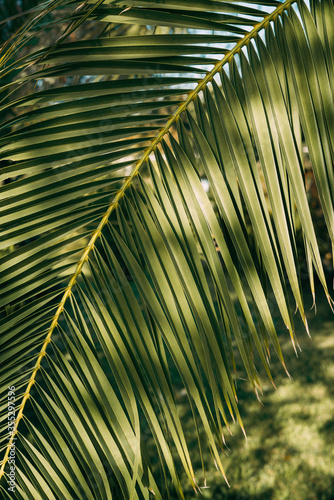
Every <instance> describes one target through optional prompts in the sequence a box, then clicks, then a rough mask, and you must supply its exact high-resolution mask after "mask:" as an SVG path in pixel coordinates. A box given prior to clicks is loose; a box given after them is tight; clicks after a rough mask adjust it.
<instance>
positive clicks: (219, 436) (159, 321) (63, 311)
mask: <svg viewBox="0 0 334 500" xmlns="http://www.w3.org/2000/svg"><path fill="white" fill-rule="evenodd" d="M36 12H38V14H37V15H34V12H33V13H32V16H31V19H30V20H29V21H28V22H27V23H26V24H25V25H23V27H21V28H20V29H19V31H17V32H16V33H15V34H14V35H13V37H12V38H11V39H10V40H8V41H7V43H6V44H4V46H3V51H2V66H1V70H0V71H1V78H2V85H1V88H0V99H1V102H0V107H1V113H2V116H3V119H2V121H1V124H0V151H1V159H2V162H3V163H2V168H1V172H0V176H1V180H2V181H3V184H2V186H1V190H2V200H1V202H0V203H1V209H2V212H1V216H0V224H1V229H2V235H1V249H2V257H1V296H0V306H1V318H0V324H1V329H2V335H1V340H0V341H1V345H2V353H1V361H2V365H1V381H2V384H1V395H2V400H1V422H2V423H1V434H0V437H1V449H2V454H3V460H2V468H1V475H3V476H4V477H6V474H8V473H9V470H10V469H9V466H10V462H11V459H10V457H11V455H10V453H11V451H10V450H12V449H13V445H16V446H15V448H16V460H17V464H16V465H17V467H16V481H17V484H16V488H17V489H16V494H17V496H18V498H92V499H93V498H96V499H98V498H99V499H100V498H101V499H102V498H103V499H107V498H112V497H114V498H138V499H139V498H147V499H148V498H149V497H150V492H154V494H155V496H156V497H157V498H166V497H168V496H169V493H168V492H165V490H164V488H170V487H171V481H172V484H173V488H174V489H175V491H176V494H177V495H178V497H179V498H184V493H183V485H182V484H181V481H180V470H183V471H184V473H185V474H186V475H187V477H188V480H189V483H190V484H191V485H192V486H193V488H194V490H195V491H197V492H198V491H200V488H201V485H202V484H203V481H204V484H205V464H204V463H203V460H202V463H203V474H202V475H201V477H198V473H197V471H196V470H194V465H193V460H192V457H191V452H190V443H189V442H188V438H187V436H186V433H185V424H184V419H183V418H182V415H180V412H179V408H178V398H179V394H180V390H181V389H183V390H184V391H185V394H186V395H187V397H188V404H189V411H190V412H191V415H192V419H193V426H194V429H195V430H196V439H197V441H198V447H199V453H200V456H201V457H202V447H203V446H204V447H206V448H207V447H209V449H210V452H211V454H212V457H213V460H214V461H215V464H216V466H217V468H218V469H219V470H220V471H221V472H222V474H223V475H224V468H223V462H224V460H223V459H222V450H224V446H225V438H224V433H226V432H228V431H229V430H230V422H231V421H234V420H237V421H238V422H239V424H240V425H241V428H242V429H243V424H242V419H241V416H240V413H239V408H238V404H237V391H236V380H237V378H238V377H240V376H244V374H245V375H246V376H247V378H248V380H249V382H250V384H251V385H252V387H253V388H254V391H255V393H256V394H257V395H258V392H259V390H261V389H260V382H261V377H260V375H259V373H258V368H259V367H260V366H262V367H263V368H264V370H265V373H266V375H267V376H268V377H269V379H270V380H271V381H272V383H273V384H274V381H273V378H272V375H271V369H270V352H271V350H273V351H274V352H275V353H276V355H277V356H278V357H279V359H280V360H281V362H282V363H283V365H284V366H285V364H284V359H283V355H282V352H281V348H280V338H279V337H280V336H281V334H279V332H278V329H277V326H276V322H275V320H274V316H273V310H272V308H271V307H269V301H272V302H274V303H275V306H276V308H277V311H278V313H279V314H280V316H281V318H282V320H283V322H284V324H285V325H286V327H287V330H288V332H289V335H290V337H291V340H292V342H293V345H294V347H295V349H296V346H298V341H297V339H296V338H295V331H294V330H295V327H294V317H293V310H294V308H292V304H291V301H292V300H293V301H294V302H295V305H296V306H297V309H298V310H299V314H300V317H301V320H302V321H303V323H304V325H305V328H306V330H307V331H308V326H307V320H306V316H305V306H304V301H303V294H302V280H301V275H300V259H301V258H303V255H300V252H301V250H300V248H299V246H298V245H297V242H296V239H297V237H298V234H299V232H300V233H301V235H302V239H303V241H304V245H305V257H306V259H307V264H308V269H309V282H310V286H311V290H312V293H313V294H314V293H315V290H314V275H313V273H314V272H315V274H316V276H317V277H318V279H319V280H320V282H321V284H322V287H323V289H324V291H325V294H326V296H327V299H328V301H329V303H330V305H331V303H332V299H331V298H330V295H329V292H328V288H327V283H326V276H325V273H324V270H323V266H322V260H321V255H320V250H319V241H318V235H317V234H316V231H315V227H314V221H313V219H312V214H311V210H310V207H309V202H308V197H307V191H306V188H305V178H304V176H305V172H304V165H303V157H302V154H303V142H302V141H303V140H304V141H305V144H306V146H307V148H308V151H309V154H310V159H311V163H312V169H313V173H314V177H315V181H316V185H317V189H318V193H319V199H320V202H321V207H322V210H323V215H324V220H325V223H326V226H327V229H328V235H329V241H330V242H331V244H332V245H333V244H334V236H333V235H334V217H333V198H334V181H333V162H332V159H333V153H334V142H333V117H334V107H333V76H332V69H333V54H332V43H333V31H332V29H331V23H330V21H329V19H332V18H333V16H334V13H333V3H332V2H331V1H330V0H324V1H322V2H321V3H318V2H311V8H310V10H309V9H308V7H307V6H306V5H305V4H304V3H303V2H302V1H298V2H297V3H296V4H295V3H294V2H292V1H291V0H288V1H286V2H285V3H280V2H276V1H263V2H248V5H247V6H246V5H245V6H244V5H236V4H234V3H227V2H222V1H211V0H183V1H182V2H181V3H180V2H175V1H174V0H170V1H168V2H159V1H156V2H155V3H151V2H150V3H148V2H146V1H144V0H143V1H142V2H140V3H138V2H132V1H130V0H129V1H125V2H123V3H122V5H121V6H120V5H119V4H118V3H117V2H114V1H107V0H105V1H98V2H97V1H95V0H94V1H93V0H90V1H86V2H83V3H81V4H80V3H77V2H74V1H65V0H58V1H53V2H45V3H44V4H42V5H41V6H40V7H39V8H36ZM46 16H48V17H46ZM57 26H61V27H62V28H63V31H62V32H61V33H59V32H57ZM86 26H90V30H89V31H88V35H85V31H84V29H85V27H86ZM45 30H49V33H50V36H52V37H53V40H54V42H52V43H51V44H50V46H49V47H47V48H43V49H41V48H39V49H38V50H36V51H33V50H28V51H27V50H26V47H29V44H30V43H32V42H33V40H35V39H37V40H38V37H39V36H40V33H44V32H45ZM108 30H110V31H111V33H112V34H114V35H117V36H111V37H109V38H108V37H106V36H105V35H106V33H107V32H108ZM199 30H201V31H200V32H199ZM203 31H206V33H203ZM208 31H210V33H208ZM77 33H78V34H77ZM76 34H77V35H76ZM79 37H80V38H79ZM48 82H49V83H48ZM50 82H51V85H50ZM36 84H38V85H40V86H41V87H42V90H40V91H38V92H36V91H35V85H36ZM261 176H263V180H262V179H261ZM204 182H207V183H208V188H209V190H206V189H205V186H204ZM291 298H292V300H291ZM275 314H276V313H275ZM239 359H240V360H241V363H240V362H239V361H238V360H239ZM12 386H15V397H16V414H15V416H16V427H15V430H14V431H13V432H12V433H11V434H10V436H9V439H8V426H7V415H8V407H7V397H8V387H12ZM203 436H204V437H203ZM17 438H18V439H17ZM16 439H17V440H16ZM154 455H155V456H157V457H158V462H159V466H160V468H161V477H162V479H159V477H158V476H159V474H157V465H156V464H154V463H153V461H152V456H154ZM7 477H8V476H7ZM2 492H3V495H6V494H7V491H6V486H5V482H4V483H2ZM166 495H167V496H166Z"/></svg>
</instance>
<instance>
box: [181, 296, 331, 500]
mask: <svg viewBox="0 0 334 500" xmlns="http://www.w3.org/2000/svg"><path fill="white" fill-rule="evenodd" d="M306 305H309V307H310V306H311V299H310V298H307V297H306ZM307 316H308V319H309V326H310V332H311V335H312V339H309V338H308V337H307V334H306V333H305V331H304V329H303V326H302V325H301V324H300V322H299V321H297V319H296V323H298V325H296V333H297V337H298V341H299V344H300V347H301V349H302V352H301V353H299V357H298V358H296V355H295V353H294V350H293V347H292V344H291V342H290V340H289V338H288V333H287V330H286V329H285V331H284V330H283V328H281V335H280V337H281V342H282V350H283V353H284V357H285V361H286V365H287V368H288V370H289V372H290V374H291V376H292V378H293V380H290V379H289V378H288V377H287V376H286V373H285V371H284V370H283V368H282V366H281V365H280V363H279V362H278V361H276V359H275V358H273V359H272V373H273V375H274V380H275V384H276V386H277V391H275V390H274V388H273V386H272V385H271V384H270V382H268V381H266V380H265V377H264V376H263V377H262V380H263V385H262V388H263V396H262V397H261V401H262V404H263V405H261V404H260V403H259V402H258V400H257V399H256V397H255V395H254V393H253V391H252V389H251V388H250V386H249V384H248V383H247V382H245V381H238V395H239V403H240V411H241V416H242V418H243V422H244V426H245V429H246V432H247V442H246V440H245V438H244V436H243V434H242V432H241V430H240V428H239V427H238V426H237V425H232V432H233V434H234V435H233V436H229V435H228V436H227V435H225V437H226V443H227V446H228V447H229V450H230V451H228V452H227V456H226V457H223V464H224V466H225V471H226V476H227V478H228V480H229V483H230V485H231V487H230V488H228V487H227V485H226V483H225V481H224V479H223V477H222V476H221V474H220V473H219V472H218V471H217V470H216V469H215V466H214V464H213V461H212V459H211V456H210V454H209V453H208V452H207V453H206V455H205V456H204V462H205V464H206V465H207V466H208V467H209V468H208V469H207V470H206V483H207V488H205V489H202V493H203V496H202V498H203V499H212V500H223V499H227V500H232V499H234V500H246V499H252V500H260V499H261V500H318V499H319V500H322V499H323V500H325V499H326V500H329V499H334V335H333V333H334V316H333V313H332V312H331V310H330V308H329V306H328V303H327V301H326V300H325V298H324V296H323V294H321V292H319V294H318V299H317V314H316V315H315V314H314V309H313V310H312V311H310V312H308V314H307ZM183 401H184V403H183ZM180 403H181V404H180V408H181V412H182V411H183V408H184V411H186V409H185V408H186V399H185V398H184V399H183V400H182V395H181V400H180ZM183 405H184V406H183ZM189 422H190V421H189ZM191 425H192V424H189V427H188V429H187V432H188V433H189V439H192V437H193V436H194V429H192V428H191ZM203 448H205V446H203ZM193 449H194V456H193V460H194V464H195V470H196V480H197V482H198V484H199V485H203V484H204V483H203V472H202V469H201V464H200V459H199V456H198V451H197V448H196V442H195V441H194V448H193ZM182 482H183V484H185V485H186V484H187V479H186V478H185V477H184V478H183V481H182ZM185 497H186V499H187V500H188V499H192V498H196V497H197V496H196V495H195V493H194V492H193V490H192V489H191V488H190V489H186V491H185ZM171 498H174V497H173V496H172V497H171ZM175 498H176V497H175ZM197 498H199V497H197Z"/></svg>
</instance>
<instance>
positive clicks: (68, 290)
mask: <svg viewBox="0 0 334 500" xmlns="http://www.w3.org/2000/svg"><path fill="white" fill-rule="evenodd" d="M296 1H297V0H286V1H285V2H284V3H282V4H281V5H279V6H278V7H277V8H276V9H275V10H274V11H273V12H271V13H270V14H268V15H267V16H266V17H264V18H263V20H262V21H261V22H259V23H258V24H257V25H255V26H254V28H253V29H252V30H251V31H250V32H249V33H247V34H246V35H245V36H244V37H243V38H242V39H241V40H239V42H238V43H237V44H236V45H235V46H234V47H233V48H232V49H231V50H230V51H229V52H228V53H227V54H226V55H225V56H224V57H223V59H222V60H221V61H219V62H218V63H217V64H216V65H215V66H214V67H213V68H212V70H211V71H209V72H208V73H207V74H206V76H205V77H204V78H203V79H202V80H200V81H199V82H198V84H197V86H196V88H195V89H194V90H192V91H191V92H190V93H189V94H188V97H187V99H186V100H185V101H184V102H183V103H182V104H180V106H179V107H178V108H177V110H176V111H175V113H174V114H173V115H172V116H171V117H170V119H169V120H168V122H167V123H166V125H165V127H164V128H163V129H161V131H160V132H159V134H158V135H157V137H156V138H155V139H154V140H153V141H152V142H151V145H150V146H149V147H148V148H147V149H146V151H145V153H144V155H143V156H142V158H141V159H140V160H138V161H137V163H136V164H135V167H134V169H133V171H132V173H131V175H130V176H129V177H128V178H127V179H126V181H125V182H124V184H123V186H122V188H121V189H120V190H119V191H118V193H117V194H116V196H115V197H114V199H113V201H112V202H111V203H110V205H109V207H108V209H107V211H106V212H105V214H104V216H103V217H102V219H101V221H100V223H99V225H98V227H97V228H96V229H95V231H94V232H93V234H92V236H91V239H90V241H89V243H88V245H87V246H86V248H85V250H84V253H83V254H82V256H81V258H80V260H79V262H78V264H77V267H76V270H75V272H74V274H73V275H72V277H71V279H70V281H69V284H68V286H67V287H66V290H65V292H64V294H63V296H62V299H61V301H60V303H59V306H58V308H57V311H56V313H55V315H54V317H53V320H52V323H51V325H50V328H49V330H48V333H47V335H46V338H45V341H44V343H43V346H42V348H41V351H40V353H39V356H38V359H37V361H36V364H35V367H34V370H33V372H32V375H31V377H30V379H29V382H28V385H27V389H26V391H25V393H24V396H23V399H22V403H21V407H20V411H19V413H18V415H17V419H16V427H15V432H14V433H13V434H12V435H11V439H10V440H9V442H8V444H7V448H6V452H5V456H4V458H3V461H2V465H1V468H0V479H1V477H2V476H3V474H4V469H5V465H6V463H7V461H8V458H9V451H10V447H11V445H12V444H13V442H14V438H15V436H16V433H17V428H18V424H19V422H20V420H21V418H22V417H23V411H24V407H25V404H26V402H27V401H28V399H29V397H30V391H31V388H32V386H33V385H34V383H35V379H36V375H37V373H38V370H39V369H40V367H41V362H42V359H43V357H44V356H45V354H46V348H47V346H48V344H49V343H50V342H51V337H52V334H53V331H54V329H55V328H56V326H57V324H58V320H59V317H60V315H61V313H62V312H63V309H64V306H65V303H66V301H67V299H68V297H69V296H70V295H71V293H72V289H73V287H74V285H75V283H76V281H77V279H78V277H79V276H80V274H81V271H82V269H83V266H84V264H85V262H86V261H87V260H88V258H89V254H90V251H91V250H92V249H93V248H94V246H95V243H96V241H97V240H98V239H99V237H100V235H101V232H102V229H103V227H104V226H105V225H106V224H107V223H108V221H109V217H110V215H111V213H112V212H113V210H114V209H115V208H116V207H117V205H118V203H119V201H120V199H121V198H122V197H123V196H124V194H125V192H126V190H127V188H128V187H129V186H131V184H132V182H133V180H134V179H135V177H136V176H137V175H138V173H139V171H140V169H141V167H142V165H144V164H145V162H146V161H147V159H148V158H149V156H150V154H151V153H152V152H153V151H154V149H155V148H156V147H157V146H158V145H159V143H160V142H161V141H162V139H163V137H164V136H165V135H166V134H167V133H168V132H169V130H170V128H171V126H172V125H173V124H174V123H176V122H177V120H178V119H179V117H180V115H181V114H182V113H183V112H184V111H185V110H186V109H187V107H188V106H189V104H190V103H191V102H192V101H193V100H194V99H195V98H196V97H197V95H198V94H199V92H201V91H202V90H203V89H204V88H205V86H206V85H207V84H208V83H210V82H211V81H212V79H213V78H214V76H215V75H216V74H217V73H218V72H219V71H220V69H221V68H222V67H223V66H224V65H225V64H227V63H228V62H229V61H230V60H231V59H232V58H233V57H234V56H235V55H236V54H237V53H238V52H240V50H241V49H242V48H243V47H245V46H246V45H247V44H248V43H249V42H250V41H251V40H252V39H253V38H254V37H255V36H256V35H257V34H258V33H259V31H260V30H261V29H263V28H265V27H266V26H267V24H269V23H270V22H271V21H274V20H275V18H276V17H278V16H279V15H280V14H282V12H284V11H285V10H287V9H288V8H289V7H290V6H291V5H292V4H293V3H295V2H296Z"/></svg>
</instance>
